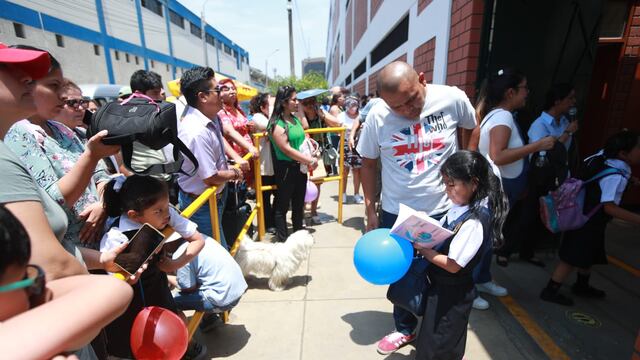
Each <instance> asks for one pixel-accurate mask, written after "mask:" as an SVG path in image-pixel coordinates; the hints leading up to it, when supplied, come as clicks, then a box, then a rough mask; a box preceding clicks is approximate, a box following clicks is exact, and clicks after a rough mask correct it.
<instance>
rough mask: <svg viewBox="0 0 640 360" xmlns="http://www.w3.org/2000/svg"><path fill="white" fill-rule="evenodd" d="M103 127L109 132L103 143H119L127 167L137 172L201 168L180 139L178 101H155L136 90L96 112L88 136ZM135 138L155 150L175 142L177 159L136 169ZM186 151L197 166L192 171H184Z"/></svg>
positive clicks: (174, 151)
mask: <svg viewBox="0 0 640 360" xmlns="http://www.w3.org/2000/svg"><path fill="white" fill-rule="evenodd" d="M102 130H107V131H108V132H109V134H108V135H107V137H105V138H104V139H103V142H104V143H105V144H108V145H120V146H121V147H122V157H123V160H124V164H125V166H126V167H127V168H129V169H130V170H131V171H133V172H134V173H136V174H138V175H156V174H173V173H177V172H181V173H184V174H186V175H188V176H193V175H195V173H196V171H197V170H198V160H196V158H195V156H194V155H193V153H191V151H190V150H189V148H187V146H186V145H185V144H184V143H183V142H182V141H181V140H180V139H179V138H178V122H177V116H176V106H175V104H172V103H169V102H165V101H162V102H156V101H154V100H153V99H151V98H149V97H148V96H145V95H143V94H140V93H134V94H132V95H131V96H130V97H129V98H128V99H126V100H125V101H123V102H122V103H118V102H110V103H107V104H105V105H104V106H102V107H101V108H100V110H98V111H97V112H96V113H95V114H94V115H93V117H92V118H91V124H90V125H89V128H88V130H87V136H88V137H91V136H93V135H95V134H97V133H98V132H100V131H102ZM134 141H138V142H140V143H142V144H143V145H146V146H148V147H149V148H151V149H154V150H160V149H162V148H164V147H165V146H167V145H168V144H173V159H174V161H173V162H169V163H164V164H154V165H151V166H149V167H148V168H147V169H145V170H143V171H135V170H134V169H133V168H132V167H131V156H132V154H133V142H134ZM183 154H184V156H186V157H187V158H189V160H191V162H192V163H193V165H194V168H193V170H191V171H190V172H189V173H185V172H184V171H183V170H182V162H183V161H184V158H183V157H182V155H183Z"/></svg>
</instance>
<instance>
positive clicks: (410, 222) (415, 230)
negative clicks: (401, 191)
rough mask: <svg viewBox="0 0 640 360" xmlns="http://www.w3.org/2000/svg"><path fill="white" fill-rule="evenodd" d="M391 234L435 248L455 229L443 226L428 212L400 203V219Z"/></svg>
mask: <svg viewBox="0 0 640 360" xmlns="http://www.w3.org/2000/svg"><path fill="white" fill-rule="evenodd" d="M391 234H394V235H397V236H399V237H401V238H403V239H406V240H409V241H411V242H418V243H422V244H427V245H429V247H431V248H433V247H434V246H436V245H438V244H440V243H442V242H444V241H445V240H447V239H448V238H449V237H451V236H452V235H453V231H450V230H447V229H445V228H443V227H442V226H441V225H440V222H439V221H437V220H435V219H433V218H431V217H430V216H429V215H427V214H426V213H424V212H422V211H417V210H414V209H412V208H410V207H409V206H407V205H404V204H400V211H399V213H398V219H397V220H396V222H395V224H393V227H392V228H391Z"/></svg>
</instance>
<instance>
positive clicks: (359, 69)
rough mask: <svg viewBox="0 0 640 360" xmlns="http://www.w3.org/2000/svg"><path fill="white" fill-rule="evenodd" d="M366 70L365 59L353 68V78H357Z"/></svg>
mask: <svg viewBox="0 0 640 360" xmlns="http://www.w3.org/2000/svg"><path fill="white" fill-rule="evenodd" d="M365 71H367V59H364V60H362V62H361V63H360V64H358V66H356V68H355V69H353V78H354V79H357V78H358V77H359V76H360V75H362V74H364V72H365Z"/></svg>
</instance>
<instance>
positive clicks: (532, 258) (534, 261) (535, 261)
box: [520, 257, 545, 268]
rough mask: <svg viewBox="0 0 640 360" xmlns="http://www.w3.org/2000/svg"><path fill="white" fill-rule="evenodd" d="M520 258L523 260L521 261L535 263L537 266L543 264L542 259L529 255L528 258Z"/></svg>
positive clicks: (542, 265)
mask: <svg viewBox="0 0 640 360" xmlns="http://www.w3.org/2000/svg"><path fill="white" fill-rule="evenodd" d="M520 259H521V260H523V261H526V262H528V263H529V264H531V265H535V266H537V267H541V268H543V267H544V266H545V264H544V262H543V261H542V260H540V259H538V258H537V257H530V258H528V259H525V258H520Z"/></svg>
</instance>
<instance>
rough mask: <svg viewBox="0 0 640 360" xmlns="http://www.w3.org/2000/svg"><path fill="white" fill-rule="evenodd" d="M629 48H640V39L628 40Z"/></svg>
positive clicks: (631, 38) (632, 38)
mask: <svg viewBox="0 0 640 360" xmlns="http://www.w3.org/2000/svg"><path fill="white" fill-rule="evenodd" d="M627 46H640V37H630V38H629V39H628V40H627Z"/></svg>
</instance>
